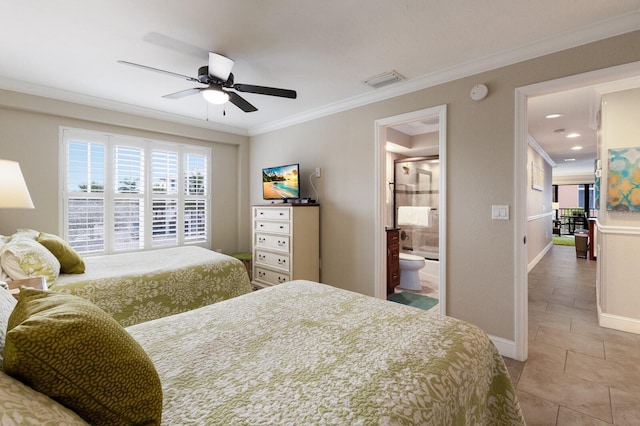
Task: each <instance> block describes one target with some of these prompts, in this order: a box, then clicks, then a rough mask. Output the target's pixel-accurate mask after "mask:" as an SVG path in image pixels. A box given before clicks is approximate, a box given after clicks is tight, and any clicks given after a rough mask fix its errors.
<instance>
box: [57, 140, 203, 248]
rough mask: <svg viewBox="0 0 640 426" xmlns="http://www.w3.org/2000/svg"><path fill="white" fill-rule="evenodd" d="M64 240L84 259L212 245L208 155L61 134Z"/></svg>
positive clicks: (152, 143)
mask: <svg viewBox="0 0 640 426" xmlns="http://www.w3.org/2000/svg"><path fill="white" fill-rule="evenodd" d="M61 147H62V150H63V153H64V155H63V159H64V161H63V163H64V167H63V170H64V173H63V178H62V181H63V191H62V192H63V210H64V212H63V215H62V217H63V220H64V224H63V235H64V236H65V238H66V239H67V240H68V241H69V243H70V244H71V246H72V247H73V248H75V249H76V250H77V251H78V252H79V253H83V254H105V253H115V252H124V251H134V250H144V249H152V248H160V247H172V246H177V245H184V244H199V245H205V246H208V245H209V208H210V207H209V206H210V197H209V185H208V182H209V176H210V172H209V165H210V164H211V151H210V149H208V148H204V147H200V146H191V145H180V144H171V143H167V142H159V141H149V140H142V139H135V138H131V137H127V136H120V135H105V134H101V133H93V132H88V131H82V130H76V129H63V131H62V144H61Z"/></svg>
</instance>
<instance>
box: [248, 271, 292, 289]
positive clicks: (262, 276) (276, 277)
mask: <svg viewBox="0 0 640 426" xmlns="http://www.w3.org/2000/svg"><path fill="white" fill-rule="evenodd" d="M254 278H255V279H256V281H262V282H265V283H267V284H272V285H276V284H282V283H285V282H287V281H289V274H283V273H281V272H276V271H272V270H270V269H265V268H260V267H256V275H255V277H254Z"/></svg>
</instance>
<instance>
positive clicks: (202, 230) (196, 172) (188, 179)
mask: <svg viewBox="0 0 640 426" xmlns="http://www.w3.org/2000/svg"><path fill="white" fill-rule="evenodd" d="M207 166H208V164H207V157H206V156H205V155H202V154H195V153H187V154H185V156H184V204H183V205H184V211H183V214H184V226H185V231H184V234H185V235H184V238H185V241H186V242H189V243H197V242H204V241H206V240H207V234H208V230H207V211H208V208H207V193H208V188H207V179H206V177H207V176H209V174H208V170H207Z"/></svg>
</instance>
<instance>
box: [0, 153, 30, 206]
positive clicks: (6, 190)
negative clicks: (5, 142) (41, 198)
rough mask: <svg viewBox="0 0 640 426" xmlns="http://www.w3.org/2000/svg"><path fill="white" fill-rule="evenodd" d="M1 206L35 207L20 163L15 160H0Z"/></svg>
mask: <svg viewBox="0 0 640 426" xmlns="http://www.w3.org/2000/svg"><path fill="white" fill-rule="evenodd" d="M0 208H4V209H32V208H33V201H31V195H29V190H28V189H27V184H26V183H25V181H24V177H23V176H22V171H21V170H20V165H19V164H18V163H16V162H15V161H9V160H0Z"/></svg>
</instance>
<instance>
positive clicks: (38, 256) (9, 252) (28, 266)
mask: <svg viewBox="0 0 640 426" xmlns="http://www.w3.org/2000/svg"><path fill="white" fill-rule="evenodd" d="M0 265H1V266H2V269H3V270H4V271H5V272H6V273H7V275H9V276H10V277H11V279H13V280H23V279H26V278H31V277H45V278H46V279H47V284H51V283H53V282H54V281H55V280H56V278H58V275H59V274H60V262H58V259H56V257H55V256H54V255H53V254H51V252H50V251H49V250H47V249H46V248H45V247H44V246H43V245H42V244H40V243H38V242H37V241H36V240H31V239H28V238H12V239H11V241H9V242H8V243H7V244H5V245H4V247H2V251H1V252H0Z"/></svg>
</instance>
